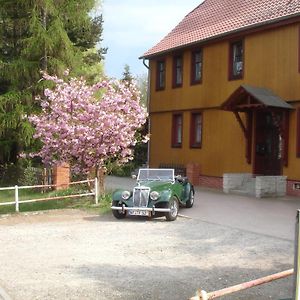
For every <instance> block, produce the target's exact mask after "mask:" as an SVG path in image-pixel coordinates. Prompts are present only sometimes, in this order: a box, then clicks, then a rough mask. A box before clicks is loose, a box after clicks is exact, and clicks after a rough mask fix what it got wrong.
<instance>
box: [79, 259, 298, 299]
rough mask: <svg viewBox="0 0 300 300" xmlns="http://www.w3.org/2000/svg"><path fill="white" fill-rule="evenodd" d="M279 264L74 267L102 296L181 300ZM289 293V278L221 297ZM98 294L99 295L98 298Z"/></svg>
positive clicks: (256, 275) (275, 296) (270, 296)
mask: <svg viewBox="0 0 300 300" xmlns="http://www.w3.org/2000/svg"><path fill="white" fill-rule="evenodd" d="M285 267H286V265H278V266H276V268H274V269H268V270H264V271H263V272H262V271H261V270H260V269H248V268H236V267H235V268H229V267H224V268H215V267H211V268H209V269H200V268H197V266H195V267H185V268H180V267H177V268H171V267H155V266H147V265H143V266H124V265H122V266H115V265H105V264H104V265H84V266H82V267H79V268H77V269H75V270H74V272H76V273H78V274H79V275H80V276H81V277H84V278H89V279H93V280H94V281H96V282H97V283H98V284H99V285H101V286H102V287H105V288H104V289H102V290H103V293H104V294H103V295H102V296H103V298H105V299H126V300H127V299H132V300H138V299H153V300H154V299H155V300H159V299H162V300H168V299H170V300H171V299H172V300H179V299H180V300H182V299H189V298H190V297H192V296H194V295H195V293H196V291H197V289H199V288H200V287H201V288H203V289H204V290H206V291H207V292H212V291H214V290H218V289H222V288H224V287H228V286H230V285H235V284H238V283H242V282H244V281H249V280H252V279H255V278H259V277H262V276H266V275H270V274H272V273H274V272H278V268H279V269H285ZM291 295H292V277H289V278H286V279H282V280H278V281H275V282H272V283H268V284H265V285H261V286H258V287H254V288H251V289H248V290H245V291H242V292H239V293H235V294H231V295H229V296H226V297H223V298H222V299H223V300H236V299H243V300H252V299H253V300H254V299H255V300H257V299H260V300H265V299H283V298H288V297H291ZM100 298H101V295H99V299H100Z"/></svg>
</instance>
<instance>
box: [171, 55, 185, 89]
mask: <svg viewBox="0 0 300 300" xmlns="http://www.w3.org/2000/svg"><path fill="white" fill-rule="evenodd" d="M182 82H183V58H182V55H177V56H174V58H173V87H174V88H176V87H181V86H182Z"/></svg>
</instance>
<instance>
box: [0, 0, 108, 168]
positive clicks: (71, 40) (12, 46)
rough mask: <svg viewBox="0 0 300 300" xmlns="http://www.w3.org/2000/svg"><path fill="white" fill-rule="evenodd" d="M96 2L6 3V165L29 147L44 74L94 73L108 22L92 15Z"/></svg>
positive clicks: (2, 47)
mask: <svg viewBox="0 0 300 300" xmlns="http://www.w3.org/2000/svg"><path fill="white" fill-rule="evenodd" d="M94 5H95V0H85V1H81V0H0V34H1V37H2V39H1V40H0V163H1V162H2V163H3V162H16V159H17V154H18V153H19V152H20V150H22V149H24V148H26V147H29V146H30V143H31V140H32V133H33V129H32V126H31V125H30V124H29V122H28V120H27V116H28V115H30V114H31V113H33V112H36V111H38V110H39V103H38V102H37V101H36V100H35V99H36V96H37V95H38V94H41V92H42V91H43V89H44V84H45V83H44V82H43V81H41V80H40V78H41V73H40V71H41V70H43V71H47V72H48V73H50V74H58V75H61V74H62V73H63V71H64V70H65V69H67V68H70V69H71V70H73V73H74V74H76V73H88V72H89V66H90V65H91V61H92V62H93V63H100V61H101V59H102V58H103V54H104V53H105V49H100V50H99V51H98V52H95V53H94V54H93V55H91V54H90V52H89V51H90V49H93V48H95V46H96V44H97V43H98V42H99V41H101V34H102V22H103V20H102V18H101V17H95V18H92V17H91V16H90V15H89V12H90V11H91V10H92V9H93V7H94Z"/></svg>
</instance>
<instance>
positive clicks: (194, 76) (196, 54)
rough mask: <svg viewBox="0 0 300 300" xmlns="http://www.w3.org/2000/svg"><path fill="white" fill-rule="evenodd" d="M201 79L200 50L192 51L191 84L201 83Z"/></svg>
mask: <svg viewBox="0 0 300 300" xmlns="http://www.w3.org/2000/svg"><path fill="white" fill-rule="evenodd" d="M201 81H202V50H200V49H199V50H196V51H193V52H192V65H191V84H197V83H201Z"/></svg>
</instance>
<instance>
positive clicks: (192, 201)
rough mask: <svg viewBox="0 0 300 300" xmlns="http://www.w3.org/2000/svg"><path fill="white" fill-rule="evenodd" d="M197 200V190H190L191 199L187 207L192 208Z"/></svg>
mask: <svg viewBox="0 0 300 300" xmlns="http://www.w3.org/2000/svg"><path fill="white" fill-rule="evenodd" d="M194 201H195V192H194V191H193V190H190V194H189V199H188V200H187V201H186V207H187V208H191V207H192V206H193V205H194Z"/></svg>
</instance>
